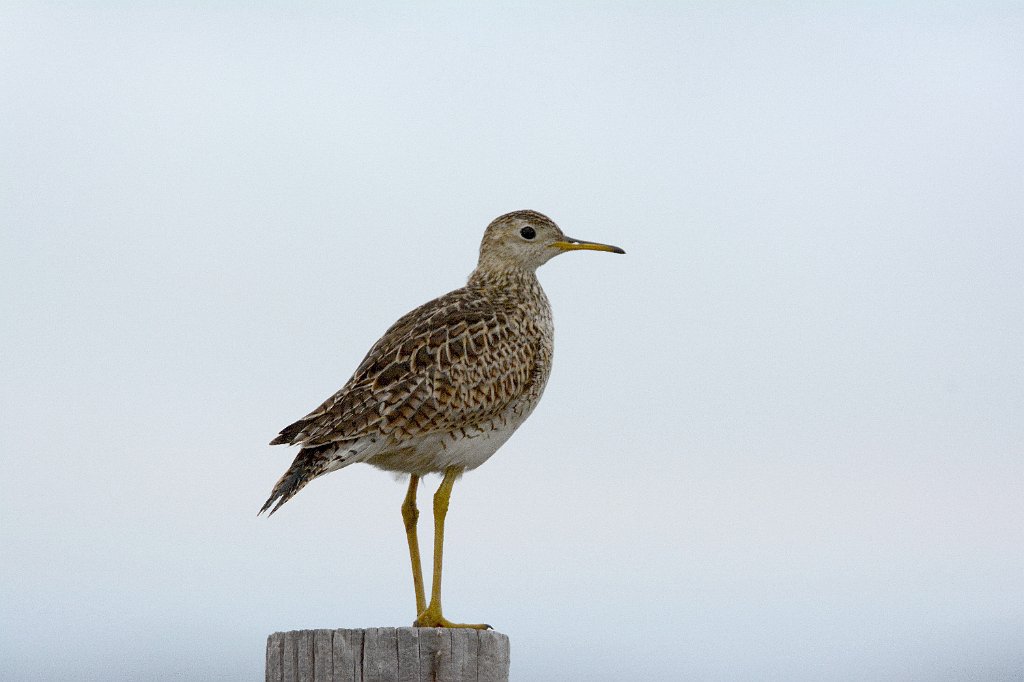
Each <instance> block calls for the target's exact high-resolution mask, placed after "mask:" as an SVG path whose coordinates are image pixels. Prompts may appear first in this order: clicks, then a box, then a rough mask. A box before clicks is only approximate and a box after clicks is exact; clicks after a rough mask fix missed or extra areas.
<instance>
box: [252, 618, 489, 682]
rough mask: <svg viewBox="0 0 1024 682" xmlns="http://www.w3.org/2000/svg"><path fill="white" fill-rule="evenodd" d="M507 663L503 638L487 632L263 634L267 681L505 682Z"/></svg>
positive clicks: (402, 630) (369, 630)
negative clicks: (265, 645) (264, 635)
mask: <svg viewBox="0 0 1024 682" xmlns="http://www.w3.org/2000/svg"><path fill="white" fill-rule="evenodd" d="M508 667H509V643H508V636H506V635H503V634H501V633H500V632H494V631H493V630H473V629H468V628H367V629H365V630H293V631H291V632H275V633H274V634H272V635H270V637H268V638H267V677H266V681H267V682H508Z"/></svg>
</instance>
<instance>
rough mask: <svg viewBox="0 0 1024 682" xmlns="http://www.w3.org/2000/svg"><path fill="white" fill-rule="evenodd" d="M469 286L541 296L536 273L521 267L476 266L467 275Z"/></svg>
mask: <svg viewBox="0 0 1024 682" xmlns="http://www.w3.org/2000/svg"><path fill="white" fill-rule="evenodd" d="M467 286H469V287H470V288H474V289H479V290H481V291H485V292H494V293H507V292H511V291H515V292H518V293H520V294H526V295H530V294H533V295H538V296H543V295H544V290H543V289H541V287H540V281H539V280H538V279H537V273H536V272H535V271H533V270H526V269H523V268H508V269H495V268H481V267H478V268H477V269H476V270H474V271H473V273H472V274H471V275H470V276H469V282H468V284H467Z"/></svg>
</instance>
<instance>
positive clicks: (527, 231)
mask: <svg viewBox="0 0 1024 682" xmlns="http://www.w3.org/2000/svg"><path fill="white" fill-rule="evenodd" d="M519 234H521V235H523V239H533V238H534V237H536V236H537V230H535V229H533V228H532V227H530V226H529V225H527V226H526V227H524V228H523V229H521V230H519Z"/></svg>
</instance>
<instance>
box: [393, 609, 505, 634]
mask: <svg viewBox="0 0 1024 682" xmlns="http://www.w3.org/2000/svg"><path fill="white" fill-rule="evenodd" d="M412 626H413V627H414V628H473V629H474V630H492V629H493V628H492V627H491V626H490V625H488V624H486V623H453V622H451V621H450V620H448V619H447V618H445V617H444V616H442V615H441V609H440V608H438V607H434V606H428V607H427V609H426V610H425V611H424V612H423V613H421V614H420V615H419V617H417V618H416V622H414V623H413V624H412Z"/></svg>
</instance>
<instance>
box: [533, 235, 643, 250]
mask: <svg viewBox="0 0 1024 682" xmlns="http://www.w3.org/2000/svg"><path fill="white" fill-rule="evenodd" d="M551 246H553V247H555V248H556V249H561V250H562V251H608V252H609V253H626V252H625V251H623V250H622V249H620V248H619V247H617V246H611V245H610V244H598V243H597V242H585V241H583V240H582V239H573V238H572V237H565V238H564V241H560V242H555V243H554V244H552V245H551Z"/></svg>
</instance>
